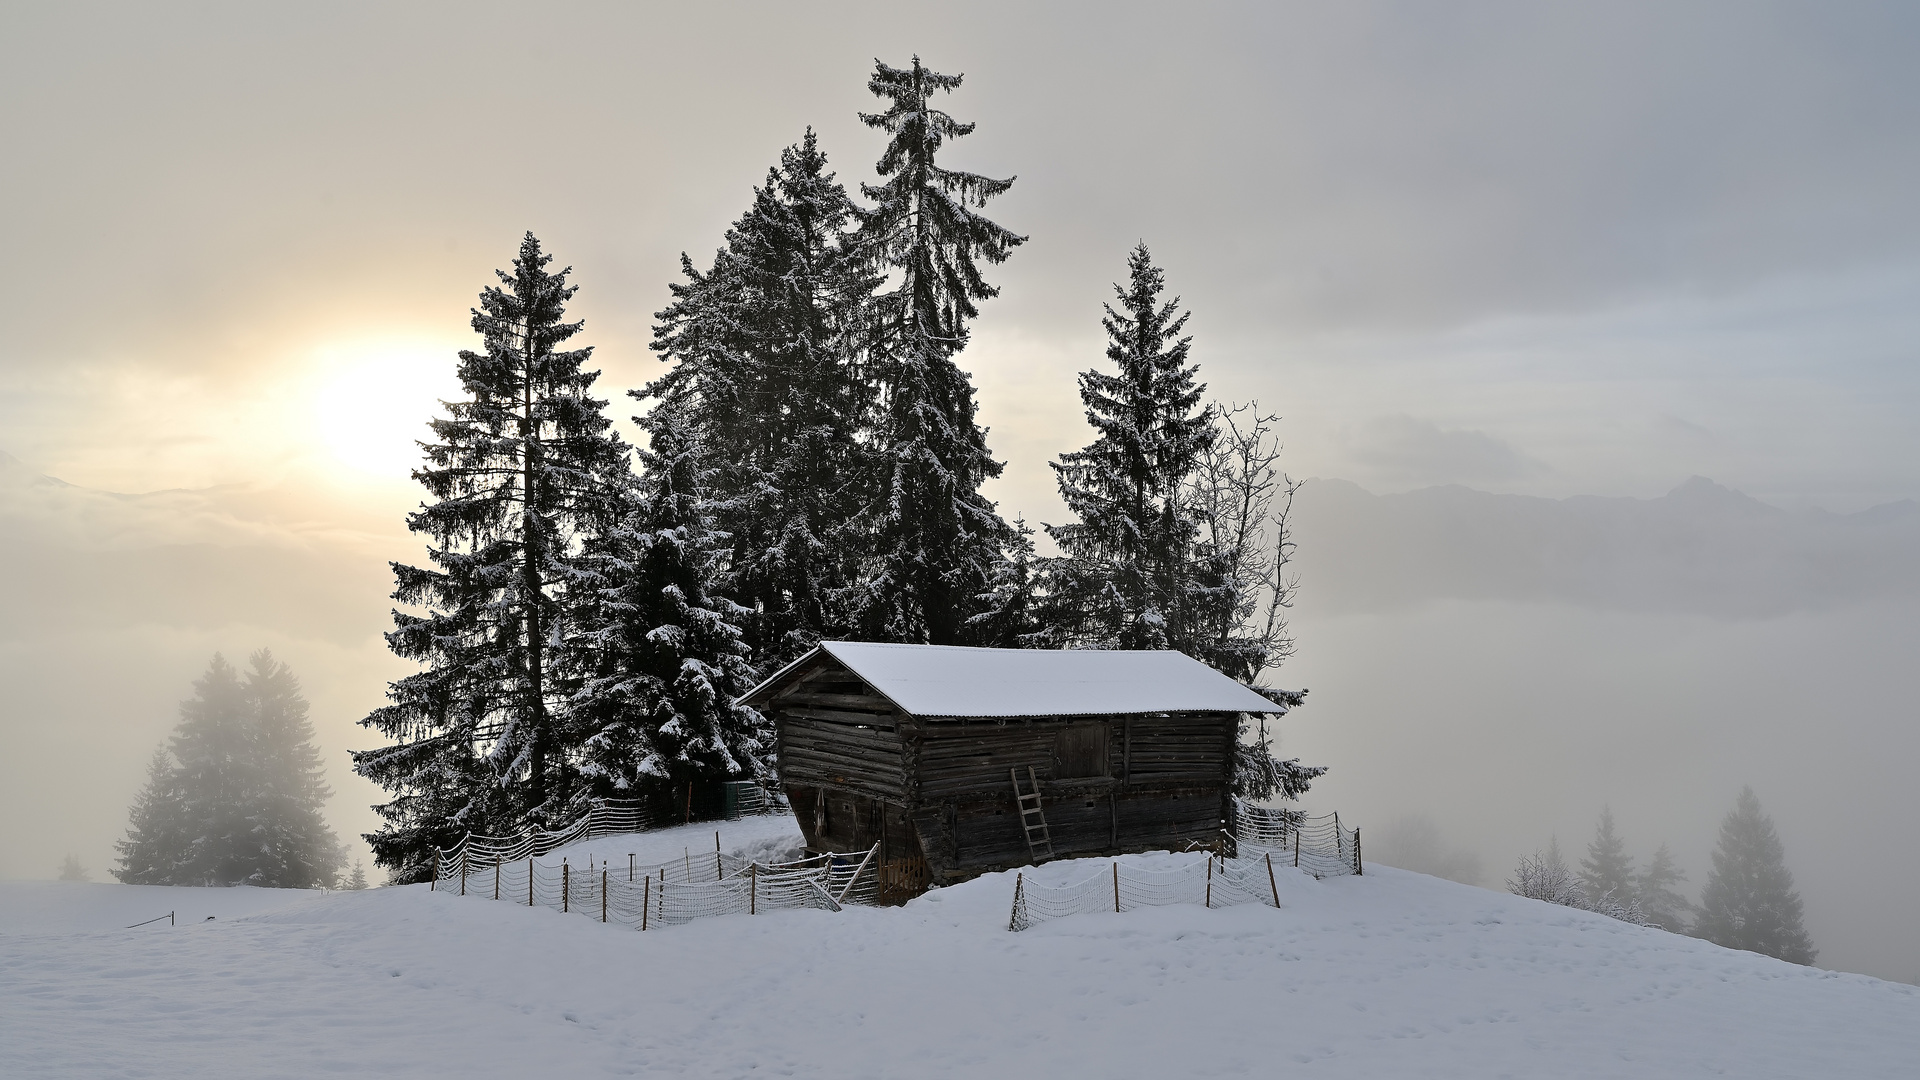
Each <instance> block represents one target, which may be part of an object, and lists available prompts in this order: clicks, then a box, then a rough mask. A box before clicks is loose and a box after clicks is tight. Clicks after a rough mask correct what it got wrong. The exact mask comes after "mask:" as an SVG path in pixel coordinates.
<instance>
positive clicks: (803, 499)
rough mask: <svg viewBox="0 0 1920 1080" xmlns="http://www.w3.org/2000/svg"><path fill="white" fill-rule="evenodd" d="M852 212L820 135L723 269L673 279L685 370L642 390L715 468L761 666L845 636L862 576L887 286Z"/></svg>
mask: <svg viewBox="0 0 1920 1080" xmlns="http://www.w3.org/2000/svg"><path fill="white" fill-rule="evenodd" d="M852 216H853V205H852V202H851V201H850V200H849V199H848V197H847V193H846V190H845V189H844V188H843V187H842V186H841V185H840V184H839V183H838V182H837V181H836V180H835V179H834V176H833V173H831V172H830V171H828V169H827V159H826V155H825V154H824V153H823V152H822V151H821V150H820V148H819V145H818V142H817V140H816V139H815V137H814V134H813V131H812V130H811V129H809V130H808V131H807V133H806V136H805V138H804V139H803V140H802V141H801V143H800V144H799V145H797V146H792V147H788V148H787V149H786V150H784V151H782V153H781V155H780V161H779V163H778V165H776V166H775V167H774V168H772V169H770V170H768V174H767V181H766V184H765V185H764V186H763V187H760V188H757V189H755V191H754V194H753V205H752V206H751V207H750V208H749V209H748V210H747V212H746V213H745V214H743V215H742V216H741V217H740V219H739V220H738V221H736V222H734V224H733V227H732V228H731V229H729V230H728V231H727V236H726V244H725V246H724V247H722V248H721V249H720V251H719V252H718V253H717V254H716V255H715V256H714V262H713V266H712V268H711V269H710V270H708V271H707V272H706V273H704V274H703V273H701V272H699V271H697V270H695V269H694V268H693V265H692V263H691V262H690V261H688V260H687V259H686V257H685V256H684V255H683V256H682V257H681V265H682V274H683V275H684V277H685V279H686V280H685V281H684V282H680V283H676V284H674V285H673V286H671V288H672V290H673V294H674V300H673V303H672V304H671V305H670V306H669V307H668V308H667V309H666V310H664V311H662V312H660V313H659V316H658V318H659V320H660V321H659V323H658V324H657V326H656V327H655V331H654V335H655V340H654V345H653V347H654V349H655V350H657V351H659V352H660V353H661V354H662V359H666V360H671V361H673V362H674V367H673V369H672V370H671V371H669V372H668V373H667V374H666V375H663V376H662V377H661V378H659V379H657V380H655V381H654V382H653V383H652V384H650V385H648V386H647V387H646V388H645V389H643V390H639V391H633V392H632V393H633V396H634V397H636V398H638V399H641V400H649V399H651V400H655V401H657V402H659V403H661V405H664V406H666V407H668V409H669V412H670V413H671V416H672V418H673V419H672V420H671V423H673V424H675V425H678V426H679V428H680V429H681V430H680V431H679V432H678V434H677V436H676V437H677V438H679V439H680V440H681V442H682V444H683V445H685V446H686V447H687V448H688V449H689V450H692V451H694V452H697V453H699V454H700V455H701V456H702V457H703V458H704V459H705V461H706V464H705V466H704V467H703V468H702V473H703V475H704V482H703V485H702V494H701V498H702V501H703V508H702V514H703V516H704V517H705V518H706V519H707V520H709V521H710V523H711V526H712V530H713V533H712V536H713V538H714V540H715V542H716V544H717V548H716V552H715V554H716V556H717V558H716V559H715V562H714V566H713V573H714V575H715V584H716V587H717V589H718V591H720V592H721V593H722V594H724V595H725V596H727V597H728V598H730V599H732V600H734V601H735V602H737V603H738V604H740V605H741V606H742V607H744V608H745V609H746V613H745V614H744V615H743V616H742V617H741V619H742V627H743V629H744V630H745V631H746V633H747V639H748V643H749V644H750V645H751V646H752V647H753V649H754V650H755V660H756V662H757V663H758V664H759V665H760V666H761V667H762V668H763V669H770V668H773V667H778V666H779V665H780V664H782V663H784V662H785V661H787V660H790V659H792V658H794V657H796V656H798V655H799V654H800V653H802V652H805V651H806V650H807V649H808V648H810V647H812V645H813V644H814V642H816V641H818V640H820V638H821V637H822V636H823V635H839V634H844V633H845V630H846V620H845V617H844V615H843V614H842V613H841V612H840V611H839V610H837V609H836V608H835V606H834V604H833V602H832V600H831V598H832V596H833V595H834V593H835V592H836V591H837V590H839V589H841V588H843V587H844V586H845V585H846V584H848V583H849V581H850V580H851V579H852V575H853V574H854V573H855V571H856V570H857V562H856V560H857V552H858V545H857V542H856V538H855V537H854V535H853V534H852V533H851V532H850V530H849V529H848V528H847V513H846V507H848V506H850V505H859V504H860V503H861V502H863V501H864V498H865V497H864V495H863V494H862V492H861V485H862V483H863V482H864V481H865V480H866V478H867V477H868V476H869V474H870V473H871V469H870V468H869V467H868V466H867V465H866V464H865V463H864V461H863V454H864V448H863V443H862V442H861V440H860V437H859V436H860V432H861V430H862V424H863V423H864V422H865V420H866V419H867V416H868V412H869V409H870V406H871V401H872V397H873V395H872V391H871V388H870V387H869V386H868V384H867V383H866V381H865V380H864V379H863V378H862V373H861V371H860V369H859V367H858V363H857V361H858V350H859V345H860V331H861V328H862V322H861V318H862V315H863V308H862V304H863V302H864V301H865V299H866V297H867V296H868V295H869V294H870V293H871V292H872V291H873V289H874V287H875V284H876V282H877V280H878V279H877V277H876V276H875V275H874V273H873V271H872V269H871V268H870V267H869V266H868V265H867V264H866V263H865V262H864V261H863V260H861V259H859V258H857V257H856V256H855V254H854V253H853V252H852V251H851V250H850V249H849V247H848V245H847V240H848V236H847V230H848V228H849V225H850V222H851V221H852ZM667 415H669V413H666V412H663V413H661V416H662V417H666V416H667ZM640 423H641V425H642V426H643V427H647V428H649V430H651V428H652V425H651V423H650V422H649V421H648V420H646V419H644V418H643V419H642V420H641V421H640Z"/></svg>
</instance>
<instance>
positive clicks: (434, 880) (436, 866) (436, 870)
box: [427, 851, 440, 892]
mask: <svg viewBox="0 0 1920 1080" xmlns="http://www.w3.org/2000/svg"><path fill="white" fill-rule="evenodd" d="M439 887H440V853H439V852H438V851H436V852H434V853H433V876H432V877H430V878H428V879H427V891H428V892H432V891H434V890H435V889H438V888H439Z"/></svg>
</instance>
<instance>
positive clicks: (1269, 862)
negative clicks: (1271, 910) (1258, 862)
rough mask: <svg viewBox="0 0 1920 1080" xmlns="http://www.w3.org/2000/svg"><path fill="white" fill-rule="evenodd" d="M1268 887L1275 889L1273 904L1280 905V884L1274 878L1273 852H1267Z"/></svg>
mask: <svg viewBox="0 0 1920 1080" xmlns="http://www.w3.org/2000/svg"><path fill="white" fill-rule="evenodd" d="M1267 887H1268V888H1270V889H1272V890H1273V906H1274V907H1279V906H1280V886H1279V885H1278V884H1276V883H1275V882H1274V880H1273V852H1271V851H1269V852H1267Z"/></svg>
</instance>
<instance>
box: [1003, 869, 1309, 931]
mask: <svg viewBox="0 0 1920 1080" xmlns="http://www.w3.org/2000/svg"><path fill="white" fill-rule="evenodd" d="M1169 904H1193V905H1196V906H1204V907H1210V908H1214V907H1233V906H1235V905H1238V904H1265V905H1266V906H1268V907H1275V908H1277V907H1279V906H1280V887H1279V885H1278V884H1277V883H1276V881H1275V879H1274V860H1273V855H1272V854H1271V853H1263V854H1261V855H1260V856H1259V857H1257V858H1238V859H1234V858H1228V857H1226V856H1224V855H1214V854H1212V853H1210V852H1209V853H1208V854H1207V855H1206V856H1205V857H1204V858H1202V859H1199V860H1197V861H1195V862H1194V863H1192V864H1190V865H1187V866H1183V867H1180V868H1179V869H1176V870H1147V869H1143V868H1141V867H1138V866H1129V867H1127V868H1126V869H1125V870H1122V869H1121V868H1120V864H1119V863H1118V862H1115V863H1113V864H1112V865H1111V866H1110V867H1109V868H1108V870H1107V871H1106V872H1103V873H1099V874H1095V875H1093V876H1092V877H1089V878H1087V879H1085V880H1083V881H1078V882H1075V883H1073V884H1071V885H1055V886H1043V885H1036V884H1033V883H1031V882H1029V881H1027V876H1026V874H1025V873H1024V872H1023V873H1021V874H1019V875H1018V876H1016V877H1015V878H1014V883H1013V917H1012V918H1011V919H1009V920H1008V922H1007V929H1009V930H1015V931H1019V930H1026V929H1029V928H1031V927H1033V926H1035V925H1037V924H1039V923H1042V922H1046V921H1047V920H1049V919H1059V918H1065V917H1066V916H1068V915H1086V914H1090V913H1092V912H1096V911H1130V910H1132V909H1134V908H1143V907H1165V906H1167V905H1169Z"/></svg>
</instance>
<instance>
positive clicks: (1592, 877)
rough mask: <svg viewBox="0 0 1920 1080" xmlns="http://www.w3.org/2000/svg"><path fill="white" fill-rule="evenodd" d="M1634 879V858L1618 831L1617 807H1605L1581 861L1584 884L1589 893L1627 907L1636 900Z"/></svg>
mask: <svg viewBox="0 0 1920 1080" xmlns="http://www.w3.org/2000/svg"><path fill="white" fill-rule="evenodd" d="M1633 881H1634V879H1633V857H1632V856H1631V855H1628V854H1627V845H1626V843H1625V842H1624V841H1622V840H1621V839H1620V836H1619V834H1618V833H1616V832H1615V831H1614V828H1613V808H1612V807H1608V806H1603V807H1601V808H1600V822H1599V824H1598V825H1597V826H1595V828H1594V834H1593V839H1592V840H1591V841H1588V843H1587V854H1586V856H1585V857H1584V858H1582V859H1581V860H1580V884H1581V885H1582V886H1583V887H1584V888H1585V889H1586V891H1587V895H1588V896H1590V897H1593V898H1594V899H1596V900H1598V899H1600V898H1602V897H1607V898H1611V899H1612V900H1613V901H1614V902H1615V903H1618V904H1621V905H1623V906H1624V905H1626V904H1628V903H1631V902H1632V901H1633V899H1634V888H1633Z"/></svg>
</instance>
